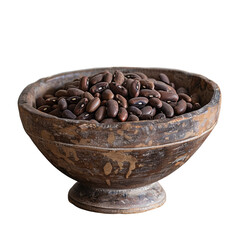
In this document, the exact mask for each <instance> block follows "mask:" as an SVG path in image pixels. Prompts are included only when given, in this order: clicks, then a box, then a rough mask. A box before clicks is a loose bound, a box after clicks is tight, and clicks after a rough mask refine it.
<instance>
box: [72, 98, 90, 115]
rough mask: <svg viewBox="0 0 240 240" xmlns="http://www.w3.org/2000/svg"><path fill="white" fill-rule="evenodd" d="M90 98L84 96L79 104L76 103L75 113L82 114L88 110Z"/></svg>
mask: <svg viewBox="0 0 240 240" xmlns="http://www.w3.org/2000/svg"><path fill="white" fill-rule="evenodd" d="M88 102H89V101H88V99H87V98H82V99H81V100H80V101H79V102H78V104H77V105H76V107H75V108H74V111H73V112H74V114H75V115H77V116H79V115H80V114H82V113H83V112H85V111H86V106H87V104H88Z"/></svg>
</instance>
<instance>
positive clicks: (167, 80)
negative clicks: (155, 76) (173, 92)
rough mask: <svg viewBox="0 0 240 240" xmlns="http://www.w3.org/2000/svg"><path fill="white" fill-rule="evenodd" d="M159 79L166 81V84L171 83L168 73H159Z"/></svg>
mask: <svg viewBox="0 0 240 240" xmlns="http://www.w3.org/2000/svg"><path fill="white" fill-rule="evenodd" d="M159 80H160V81H162V82H164V83H166V84H168V85H169V84H170V81H169V78H168V76H167V75H166V74H164V73H160V74H159Z"/></svg>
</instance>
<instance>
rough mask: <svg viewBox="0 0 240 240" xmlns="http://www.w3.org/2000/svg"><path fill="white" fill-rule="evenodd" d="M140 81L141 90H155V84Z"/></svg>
mask: <svg viewBox="0 0 240 240" xmlns="http://www.w3.org/2000/svg"><path fill="white" fill-rule="evenodd" d="M139 81H140V84H141V88H142V89H146V88H147V89H151V90H153V89H154V83H153V82H151V81H148V80H145V79H144V80H139Z"/></svg>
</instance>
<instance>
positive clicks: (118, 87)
mask: <svg viewBox="0 0 240 240" xmlns="http://www.w3.org/2000/svg"><path fill="white" fill-rule="evenodd" d="M109 87H110V89H111V90H112V92H113V93H114V94H120V95H122V96H123V97H127V96H128V90H127V89H126V88H125V87H123V86H121V85H116V83H114V82H111V83H110V84H109Z"/></svg>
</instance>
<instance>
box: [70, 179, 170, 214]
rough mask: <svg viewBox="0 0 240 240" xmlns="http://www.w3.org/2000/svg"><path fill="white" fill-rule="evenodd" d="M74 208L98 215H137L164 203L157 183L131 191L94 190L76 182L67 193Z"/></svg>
mask: <svg viewBox="0 0 240 240" xmlns="http://www.w3.org/2000/svg"><path fill="white" fill-rule="evenodd" d="M68 200H69V201H70V202H71V203H72V204H74V205H75V206H77V207H79V208H82V209H85V210H89V211H93V212H100V213H139V212H144V211H147V210H151V209H154V208H157V207H160V206H161V205H163V204H164V202H165V201H166V194H165V191H164V189H163V188H162V187H161V185H160V184H159V183H158V182H155V183H152V184H149V185H146V186H144V187H138V188H131V189H110V188H94V187H89V186H87V185H84V184H82V183H80V182H77V183H76V184H74V185H73V187H72V188H71V189H70V191H69V193H68Z"/></svg>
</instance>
